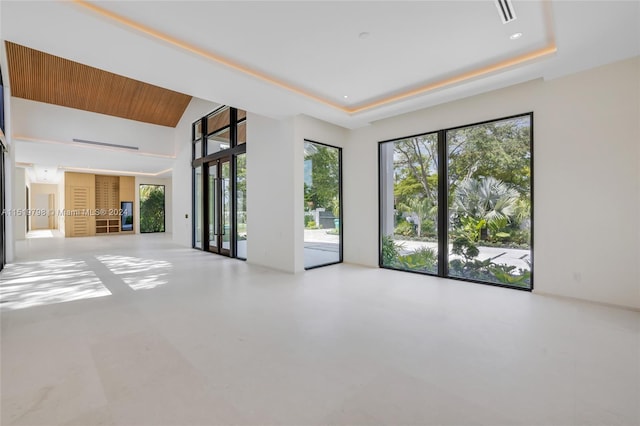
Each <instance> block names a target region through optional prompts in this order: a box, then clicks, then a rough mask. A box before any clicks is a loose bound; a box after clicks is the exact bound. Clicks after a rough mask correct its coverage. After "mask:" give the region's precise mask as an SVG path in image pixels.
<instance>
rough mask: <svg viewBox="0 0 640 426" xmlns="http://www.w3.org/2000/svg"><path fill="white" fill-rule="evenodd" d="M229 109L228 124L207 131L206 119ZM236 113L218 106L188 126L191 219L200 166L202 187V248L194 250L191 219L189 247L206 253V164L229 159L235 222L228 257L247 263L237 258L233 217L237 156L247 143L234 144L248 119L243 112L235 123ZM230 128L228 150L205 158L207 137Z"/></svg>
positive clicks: (244, 150) (235, 202)
mask: <svg viewBox="0 0 640 426" xmlns="http://www.w3.org/2000/svg"><path fill="white" fill-rule="evenodd" d="M226 109H228V110H229V122H228V124H225V125H224V126H221V127H219V128H216V129H212V130H211V131H209V129H208V128H207V126H208V119H209V117H212V116H214V115H216V114H219V113H221V112H223V111H224V110H226ZM238 111H240V109H238V108H235V107H231V106H228V105H220V106H219V107H217V108H216V109H214V110H213V111H211V112H210V113H208V114H206V115H204V116H203V117H201V118H199V119H198V120H196V121H194V122H193V123H192V125H191V140H192V148H191V151H192V156H191V215H192V216H191V217H192V218H193V219H195V218H196V185H195V179H196V168H198V167H202V173H201V183H200V184H201V188H202V212H200V214H202V216H203V217H202V229H201V231H202V234H203V235H202V236H201V240H202V248H200V247H196V221H195V220H192V224H191V247H192V248H193V249H196V250H201V251H205V252H208V250H207V245H206V244H205V243H206V241H208V237H209V236H208V235H207V231H208V225H209V224H208V215H206V214H205V210H206V209H207V206H208V201H209V200H208V193H209V174H208V167H206V164H207V163H209V162H212V161H216V160H219V159H222V158H225V157H230V158H231V160H230V162H229V164H230V173H231V175H230V177H229V180H230V185H231V186H230V188H229V191H230V193H231V194H234V196H233V197H231V200H230V201H231V211H230V212H229V215H230V216H229V217H233V218H234V219H233V220H232V221H231V228H230V232H231V238H232V240H231V249H230V254H229V256H228V257H231V258H234V259H239V260H246V259H245V258H239V257H237V230H236V227H237V226H236V220H237V219H236V217H237V199H236V197H235V194H236V184H237V182H236V179H237V171H236V157H237V156H238V155H241V154H246V152H247V143H246V142H245V143H241V144H238V143H237V135H238V132H237V128H238V124H240V123H243V122H246V121H247V116H246V111H244V110H242V111H243V112H244V113H245V115H244V117H242V118H241V119H240V120H238ZM198 123H200V126H201V127H200V130H201V137H200V138H197V139H196V137H195V136H196V131H195V129H196V125H197V124H198ZM227 128H228V129H229V141H230V146H229V148H228V149H225V150H221V151H216V152H214V153H211V154H208V155H207V140H208V137H209V136H212V135H214V134H216V133H220V132H221V131H223V130H225V129H227ZM197 142H201V144H200V148H201V152H200V157H199V158H196V157H195V146H196V143H197Z"/></svg>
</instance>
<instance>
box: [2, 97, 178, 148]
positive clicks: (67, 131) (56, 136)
mask: <svg viewBox="0 0 640 426" xmlns="http://www.w3.org/2000/svg"><path fill="white" fill-rule="evenodd" d="M11 108H12V112H13V113H12V124H13V136H14V137H15V138H18V137H29V138H35V139H44V140H52V141H59V142H71V141H72V140H73V139H74V138H77V139H84V140H90V141H98V142H107V143H115V144H119V145H130V146H137V147H139V149H140V151H143V152H149V153H154V154H164V155H172V154H173V148H174V145H173V143H174V129H173V128H171V127H166V126H158V125H155V124H147V123H142V122H139V121H134V120H126V119H123V118H119V117H113V116H110V115H105V114H98V113H95V112H89V111H83V110H79V109H73V108H67V107H62V106H58V105H51V104H46V103H43V102H35V101H30V100H26V99H21V98H11ZM79 149H82V148H79Z"/></svg>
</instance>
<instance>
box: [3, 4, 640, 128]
mask: <svg viewBox="0 0 640 426" xmlns="http://www.w3.org/2000/svg"><path fill="white" fill-rule="evenodd" d="M95 4H97V5H99V6H100V7H102V8H104V9H106V10H108V11H110V12H114V13H116V14H118V15H121V16H123V17H125V18H127V19H129V20H131V21H134V22H136V23H138V24H141V25H144V26H146V27H149V28H151V29H152V30H154V31H157V32H159V33H161V34H163V35H166V36H169V37H172V38H174V39H177V40H178V41H179V42H182V43H186V44H188V45H190V46H193V47H195V48H197V49H200V50H201V51H204V52H207V53H210V54H213V55H218V56H221V57H223V58H225V59H228V60H230V61H232V62H234V63H236V64H239V65H240V66H244V67H247V68H249V69H251V70H255V71H258V72H260V73H263V74H265V75H267V76H269V77H271V78H274V79H276V80H278V81H280V82H283V83H284V84H287V85H291V86H293V87H296V88H299V89H302V90H304V91H306V92H309V93H310V94H312V95H316V96H319V97H321V98H323V99H326V100H328V101H332V102H337V103H339V104H344V105H346V106H353V105H358V104H360V103H363V102H369V101H373V100H376V99H379V98H382V97H385V96H388V95H391V94H395V93H398V92H403V91H406V90H408V89H411V88H413V87H416V86H420V85H424V84H427V83H430V82H434V81H439V80H442V79H444V78H447V77H451V76H455V75H459V74H461V73H463V72H466V71H470V70H474V69H477V68H479V67H482V66H486V65H490V64H492V63H495V62H497V61H500V60H504V59H508V58H511V57H513V56H516V55H520V54H523V53H527V52H530V51H533V50H535V49H539V48H541V47H544V46H545V45H546V44H547V43H548V40H547V39H548V37H549V36H550V35H551V36H553V38H554V39H555V43H556V44H557V49H558V50H557V53H556V54H554V55H551V56H548V57H545V58H542V59H539V60H536V61H533V62H532V63H527V64H524V65H520V66H516V67H514V68H509V69H507V70H503V71H500V72H498V73H493V74H490V75H487V76H483V77H479V78H474V79H472V80H471V81H466V82H464V83H458V84H455V85H452V86H449V87H445V88H442V89H439V90H436V91H433V92H428V93H425V94H422V95H419V96H414V97H412V98H409V99H405V100H402V101H399V102H394V103H391V104H387V105H385V106H383V107H379V108H373V109H369V110H366V111H364V112H361V113H357V114H348V113H346V112H344V111H341V110H339V109H337V108H333V107H331V106H328V105H325V104H323V103H321V102H317V101H315V100H312V99H309V98H307V97H305V96H302V95H300V94H297V93H293V92H291V91H289V90H286V89H283V88H281V87H278V86H275V85H273V84H270V83H267V82H264V81H261V80H259V79H256V78H254V77H251V76H248V75H246V74H243V73H242V72H238V71H236V70H233V69H230V68H229V67H227V66H224V65H221V64H219V63H216V62H215V61H212V60H210V59H207V58H205V57H202V56H199V55H197V54H194V53H192V52H188V51H185V50H183V49H180V48H178V47H176V46H174V45H170V44H168V43H166V42H164V41H162V40H159V39H158V38H155V37H152V36H149V35H147V34H142V33H141V32H139V31H136V30H134V29H132V28H130V27H127V26H125V25H122V24H119V23H117V22H115V21H114V20H112V19H108V18H106V17H104V16H101V15H98V14H96V13H95V12H92V11H90V10H88V9H86V8H84V7H82V6H79V5H77V4H74V3H71V2H2V4H1V6H0V7H1V14H2V30H1V31H2V33H1V35H2V38H3V39H6V40H10V41H13V42H16V43H20V44H23V45H26V46H29V47H32V48H35V49H39V50H43V51H46V52H48V53H52V54H55V55H59V56H63V57H65V58H68V59H72V60H75V61H78V62H81V63H85V64H88V65H92V66H95V67H98V68H102V69H106V70H108V71H111V72H115V73H118V74H121V75H125V76H127V77H131V78H135V79H138V80H142V81H146V82H149V83H152V84H156V85H159V86H163V87H167V88H169V89H173V90H177V91H180V92H184V93H187V94H190V95H193V96H196V97H199V98H203V99H206V100H210V101H214V102H220V103H226V104H230V105H233V106H236V107H239V108H244V109H246V110H249V111H252V112H255V113H259V114H264V115H268V116H272V117H282V116H288V115H294V114H299V113H305V114H308V115H311V116H315V117H318V118H320V119H324V120H327V121H329V122H333V123H335V124H339V125H343V126H345V127H351V128H354V127H358V126H362V125H365V124H367V123H369V122H371V121H374V120H378V119H381V118H385V117H389V116H392V115H395V114H399V113H402V112H406V111H407V110H413V109H416V108H420V107H426V106H430V105H433V104H435V103H441V102H445V101H449V100H453V99H456V98H460V97H463V96H465V95H467V94H468V93H478V92H482V91H487V90H492V89H495V88H498V87H503V86H506V85H510V84H514V83H517V82H521V81H526V80H531V79H534V78H540V77H543V78H549V77H557V76H561V75H565V74H568V73H571V72H575V71H578V70H582V69H586V68H590V67H593V66H597V65H600V64H604V63H609V62H612V61H615V60H619V59H624V58H627V57H631V56H635V55H638V54H640V3H639V2H637V1H622V2H617V1H584V2H582V1H553V2H551V3H549V5H550V7H548V10H547V11H545V6H544V4H545V2H540V1H518V0H514V1H513V5H514V8H515V11H516V15H517V19H516V20H515V21H513V22H511V23H508V24H502V22H501V20H500V18H499V16H498V12H497V8H496V6H495V3H494V2H493V1H486V0H477V1H414V2H395V1H386V2H368V1H355V2H353V1H352V2H349V1H337V2H336V1H334V2H317V1H316V2H314V1H298V2H270V1H261V2H244V1H234V2H220V1H209V2H203V1H195V2H190V1H162V2H148V1H108V2H95ZM545 13H546V15H545ZM36 29H37V30H36ZM361 32H369V33H370V36H369V37H367V38H365V39H361V38H359V37H358V35H359V34H360V33H361ZM514 32H522V33H523V37H522V38H520V39H519V40H515V41H512V40H510V39H509V35H510V34H512V33H514ZM344 95H348V99H344V98H343V96H344Z"/></svg>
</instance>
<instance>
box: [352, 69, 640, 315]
mask: <svg viewBox="0 0 640 426" xmlns="http://www.w3.org/2000/svg"><path fill="white" fill-rule="evenodd" d="M639 76H640V58H635V59H631V60H626V61H622V62H618V63H615V64H611V65H608V66H604V67H600V68H597V69H593V70H590V71H586V72H582V73H579V74H575V75H571V76H567V77H564V78H560V79H557V80H552V81H547V82H543V81H540V80H538V81H533V82H529V83H525V84H521V85H517V86H514V87H511V88H507V89H502V90H498V91H495V92H491V93H487V94H483V95H478V96H474V97H471V98H467V99H463V100H460V101H456V102H452V103H448V104H444V105H440V106H437V107H433V108H428V109H424V110H420V111H416V112H413V113H409V114H405V115H402V116H398V117H394V118H390V119H386V120H382V121H379V122H376V123H374V124H372V125H370V126H368V127H366V128H362V129H358V130H355V131H352V132H351V137H350V140H349V143H348V144H347V145H346V147H345V150H344V172H345V175H344V180H345V182H344V191H345V216H346V217H345V253H344V255H345V261H346V262H351V263H358V264H362V265H368V266H376V265H377V259H378V253H377V247H378V242H377V239H378V201H377V199H378V195H377V181H378V170H377V149H378V145H377V142H378V141H382V140H386V139H391V138H396V137H402V136H406V135H411V134H416V133H421V132H428V131H433V130H438V129H442V128H447V127H452V126H457V125H464V124H470V123H474V122H478V121H483V120H490V119H494V118H500V117H504V116H509V115H514V114H519V113H525V112H529V111H533V112H534V161H535V164H534V185H535V194H534V203H535V207H534V208H535V210H534V215H535V216H534V221H535V230H534V232H535V234H534V238H535V243H534V244H535V247H534V257H535V283H534V286H535V289H534V291H535V292H538V293H547V294H554V295H561V296H568V297H575V298H580V299H586V300H592V301H598V302H604V303H610V304H616V305H622V306H629V307H634V308H640V270H639V266H638V265H639V264H640V262H639V259H640V225H639V222H640V190H639V186H640V106H639V104H640V88H639V85H640V77H639Z"/></svg>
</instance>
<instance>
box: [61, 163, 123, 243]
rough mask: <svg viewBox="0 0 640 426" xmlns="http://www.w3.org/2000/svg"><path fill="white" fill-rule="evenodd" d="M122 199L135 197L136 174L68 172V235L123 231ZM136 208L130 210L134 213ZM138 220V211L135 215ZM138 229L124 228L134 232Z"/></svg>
mask: <svg viewBox="0 0 640 426" xmlns="http://www.w3.org/2000/svg"><path fill="white" fill-rule="evenodd" d="M123 201H130V202H132V203H134V201H135V178H134V177H133V176H107V175H94V174H88V173H73V172H66V173H65V210H66V214H65V236H66V237H88V236H93V235H105V234H117V233H121V232H123V231H122V228H121V226H120V225H121V223H120V222H121V220H122V217H121V215H120V210H121V208H122V207H121V205H122V204H121V203H122V202H123ZM132 214H133V212H131V213H130V215H132ZM133 218H134V220H135V215H133ZM133 232H135V231H133V230H131V231H124V233H128V234H131V233H133Z"/></svg>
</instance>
